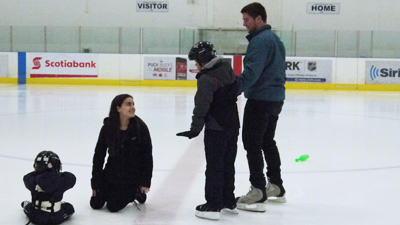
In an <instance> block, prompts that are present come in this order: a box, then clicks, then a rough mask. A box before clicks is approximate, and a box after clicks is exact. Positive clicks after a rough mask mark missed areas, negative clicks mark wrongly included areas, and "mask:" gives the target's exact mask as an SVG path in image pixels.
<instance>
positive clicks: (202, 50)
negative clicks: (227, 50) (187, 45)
mask: <svg viewBox="0 0 400 225" xmlns="http://www.w3.org/2000/svg"><path fill="white" fill-rule="evenodd" d="M216 56H217V52H216V51H215V48H214V45H213V44H212V43H211V42H209V41H199V42H197V43H196V44H194V45H193V47H192V48H191V49H190V52H189V54H188V57H189V60H196V62H198V63H201V64H204V63H208V62H210V61H211V60H212V59H213V58H215V57H216Z"/></svg>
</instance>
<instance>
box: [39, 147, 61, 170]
mask: <svg viewBox="0 0 400 225" xmlns="http://www.w3.org/2000/svg"><path fill="white" fill-rule="evenodd" d="M33 168H34V169H35V171H36V172H38V173H43V172H46V171H54V172H60V170H61V161H60V158H59V157H58V155H57V154H56V153H54V152H52V151H42V152H40V153H39V154H38V155H37V156H36V158H35V164H33Z"/></svg>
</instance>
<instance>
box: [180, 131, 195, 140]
mask: <svg viewBox="0 0 400 225" xmlns="http://www.w3.org/2000/svg"><path fill="white" fill-rule="evenodd" d="M198 135H199V132H194V131H191V130H189V131H184V132H180V133H177V134H176V136H184V137H188V138H189V139H192V138H194V137H197V136H198Z"/></svg>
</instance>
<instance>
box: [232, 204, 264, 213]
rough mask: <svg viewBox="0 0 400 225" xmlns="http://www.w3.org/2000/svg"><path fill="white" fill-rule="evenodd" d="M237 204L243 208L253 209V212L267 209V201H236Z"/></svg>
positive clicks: (239, 207)
mask: <svg viewBox="0 0 400 225" xmlns="http://www.w3.org/2000/svg"><path fill="white" fill-rule="evenodd" d="M236 204H237V208H238V209H241V210H246V211H252V212H265V211H267V209H266V207H265V203H254V204H245V203H236Z"/></svg>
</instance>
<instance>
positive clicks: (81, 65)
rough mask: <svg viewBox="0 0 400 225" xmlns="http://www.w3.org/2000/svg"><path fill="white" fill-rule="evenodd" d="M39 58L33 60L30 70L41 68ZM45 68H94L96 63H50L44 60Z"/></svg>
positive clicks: (63, 61) (62, 61)
mask: <svg viewBox="0 0 400 225" xmlns="http://www.w3.org/2000/svg"><path fill="white" fill-rule="evenodd" d="M41 59H42V58H41V57H36V58H34V59H33V65H34V67H32V69H39V68H40V67H41V64H40V60H41ZM45 67H69V68H71V67H72V68H96V62H93V61H90V62H77V61H75V60H73V61H67V60H61V61H51V60H46V61H45Z"/></svg>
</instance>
